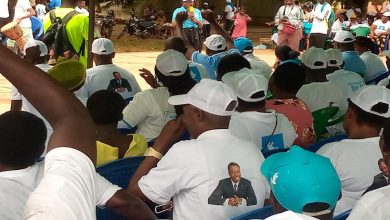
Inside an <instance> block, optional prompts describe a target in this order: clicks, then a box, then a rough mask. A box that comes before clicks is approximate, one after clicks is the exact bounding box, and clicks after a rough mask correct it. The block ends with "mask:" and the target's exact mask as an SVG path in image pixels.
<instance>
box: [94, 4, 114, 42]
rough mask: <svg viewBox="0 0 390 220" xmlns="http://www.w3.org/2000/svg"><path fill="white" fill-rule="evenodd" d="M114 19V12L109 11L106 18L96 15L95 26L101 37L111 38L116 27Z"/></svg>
mask: <svg viewBox="0 0 390 220" xmlns="http://www.w3.org/2000/svg"><path fill="white" fill-rule="evenodd" d="M115 17H116V15H115V11H114V10H109V11H108V13H107V16H105V17H104V16H102V15H96V24H97V26H98V28H99V29H100V35H101V37H104V38H108V39H110V38H111V35H112V31H113V29H114V26H115V25H116V21H115Z"/></svg>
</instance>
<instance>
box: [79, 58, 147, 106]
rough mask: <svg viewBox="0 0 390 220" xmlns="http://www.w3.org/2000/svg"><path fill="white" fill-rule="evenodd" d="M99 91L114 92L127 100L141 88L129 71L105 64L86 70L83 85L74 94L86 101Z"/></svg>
mask: <svg viewBox="0 0 390 220" xmlns="http://www.w3.org/2000/svg"><path fill="white" fill-rule="evenodd" d="M114 74H115V75H118V74H119V75H120V77H121V79H119V78H115V77H114ZM99 90H111V91H115V92H117V93H119V94H120V95H121V96H122V98H123V99H125V100H128V99H130V98H132V97H134V95H135V94H137V93H138V92H140V91H141V88H140V86H139V85H138V83H137V80H136V79H135V77H134V76H133V74H131V73H130V72H129V71H127V70H125V69H123V68H121V67H119V66H117V65H115V64H107V65H99V66H95V67H93V68H90V69H87V76H86V78H85V82H84V85H83V87H81V88H80V89H79V90H78V91H76V92H75V94H76V96H77V97H80V98H81V99H88V98H89V97H91V95H92V94H93V93H95V92H97V91H99Z"/></svg>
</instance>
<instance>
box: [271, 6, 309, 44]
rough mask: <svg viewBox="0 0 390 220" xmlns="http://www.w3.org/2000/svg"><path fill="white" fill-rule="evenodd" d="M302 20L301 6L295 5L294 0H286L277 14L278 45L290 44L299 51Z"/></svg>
mask: <svg viewBox="0 0 390 220" xmlns="http://www.w3.org/2000/svg"><path fill="white" fill-rule="evenodd" d="M302 21H303V12H302V9H301V7H299V6H297V5H295V4H294V1H293V0H286V1H285V5H283V6H282V7H280V8H279V11H278V13H276V16H275V24H277V25H278V41H277V45H278V46H280V45H288V46H289V47H291V49H293V50H296V51H297V50H298V49H299V41H300V40H301V39H302Z"/></svg>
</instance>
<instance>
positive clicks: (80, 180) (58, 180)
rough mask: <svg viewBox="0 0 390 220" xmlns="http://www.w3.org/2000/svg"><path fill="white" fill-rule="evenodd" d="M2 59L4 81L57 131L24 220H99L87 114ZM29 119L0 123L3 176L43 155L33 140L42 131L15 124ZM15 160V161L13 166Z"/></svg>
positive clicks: (37, 74) (26, 68)
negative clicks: (97, 219)
mask: <svg viewBox="0 0 390 220" xmlns="http://www.w3.org/2000/svg"><path fill="white" fill-rule="evenodd" d="M0 57H2V59H1V60H0V72H1V73H2V75H3V76H4V77H5V78H6V79H7V80H9V81H10V82H11V83H12V84H13V85H15V86H16V87H17V89H18V90H19V91H20V92H21V93H22V94H24V95H25V96H26V97H27V98H28V100H29V101H30V102H31V103H32V104H33V105H34V106H35V107H36V108H37V110H38V111H39V112H41V113H42V115H43V116H44V117H45V118H47V119H48V121H49V123H50V124H51V125H52V126H53V129H54V131H55V132H54V133H53V135H52V137H51V139H50V142H49V146H48V151H49V153H48V154H47V156H46V157H45V165H44V174H43V178H42V180H41V181H40V183H39V184H38V186H37V188H36V189H32V190H33V192H32V193H31V194H30V196H29V198H28V199H27V202H26V203H25V204H26V205H25V209H24V214H23V217H22V219H26V220H27V219H67V220H76V219H95V218H96V211H95V210H96V203H97V201H98V197H99V195H98V194H97V192H96V189H97V188H98V187H97V184H96V181H97V178H98V177H97V174H96V171H95V166H94V163H95V160H96V137H95V135H96V134H95V128H94V125H93V122H92V120H91V118H90V117H89V115H88V112H87V111H86V109H85V107H84V106H83V105H82V104H81V103H80V102H79V101H78V100H77V99H76V98H75V97H74V96H73V95H72V94H71V93H69V92H68V91H66V90H65V89H64V88H63V87H62V86H60V85H59V84H58V83H56V82H55V81H54V80H53V79H52V78H50V77H49V76H48V75H47V74H46V73H45V72H43V71H42V70H40V69H38V68H35V67H34V66H33V65H32V64H29V63H27V62H23V61H22V60H20V59H19V58H18V57H17V56H16V55H15V54H13V53H12V52H11V51H9V50H8V49H7V48H5V47H4V46H2V45H0ZM42 88H44V89H42ZM25 114H28V115H29V116H28V118H27V121H30V122H31V116H32V115H31V114H29V113H24V112H11V113H8V114H7V115H10V116H11V117H8V118H7V119H6V122H5V121H3V123H0V124H1V127H2V128H1V130H2V132H0V133H1V135H2V136H3V137H2V138H1V143H0V144H1V147H0V149H1V151H2V153H1V157H2V161H1V169H2V170H1V171H9V170H17V169H24V168H27V167H28V166H29V165H32V164H34V163H35V160H36V158H37V157H39V155H40V154H41V152H42V151H43V149H44V140H45V137H44V135H35V134H37V133H36V132H38V131H37V130H35V129H34V127H31V126H24V124H23V123H13V122H15V120H16V119H18V120H23V119H25V118H24V117H23V116H22V115H25ZM12 116H13V117H12ZM3 117H7V116H3ZM32 117H35V116H32ZM10 122H12V123H10ZM40 124H41V125H40V131H41V132H43V134H44V133H45V129H44V125H43V123H42V121H40ZM11 126H12V127H11ZM41 134H42V133H41ZM33 142H34V143H35V144H37V146H35V149H33V148H34V146H30V144H32V143H33ZM16 145H19V150H17V151H13V150H12V149H14V148H13V147H16ZM20 146H21V147H20ZM65 146H66V147H65ZM36 148H38V149H39V150H38V151H37V149H36ZM5 151H8V152H9V153H8V155H9V156H8V155H6V154H3V152H5ZM30 152H33V153H30ZM19 155H20V157H19ZM3 158H6V159H5V160H3ZM12 158H14V159H16V160H14V161H13V162H14V163H12V161H11V160H12ZM15 161H16V164H15ZM12 165H13V166H12ZM75 201H77V202H75ZM142 207H145V205H144V204H143V203H141V202H138V205H137V206H136V207H134V208H136V209H138V210H139V209H141V208H142ZM10 211H15V210H10ZM134 214H136V213H135V212H134ZM143 214H145V215H144V217H146V216H147V217H149V218H153V214H152V213H150V212H147V209H145V208H144V211H143Z"/></svg>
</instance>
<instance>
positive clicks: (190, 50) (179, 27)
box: [176, 12, 196, 60]
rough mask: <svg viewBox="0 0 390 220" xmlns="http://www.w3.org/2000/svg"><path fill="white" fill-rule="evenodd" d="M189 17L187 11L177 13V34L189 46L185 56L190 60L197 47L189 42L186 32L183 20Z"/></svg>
mask: <svg viewBox="0 0 390 220" xmlns="http://www.w3.org/2000/svg"><path fill="white" fill-rule="evenodd" d="M187 19H188V14H187V12H179V13H177V15H176V24H177V25H176V35H177V36H178V37H180V38H181V39H183V40H184V43H185V44H186V47H187V52H186V54H185V56H186V57H187V59H188V60H192V54H193V53H194V52H195V51H196V50H195V48H194V47H193V46H192V45H191V44H190V43H189V42H188V40H187V38H186V35H185V34H184V29H183V22H184V21H185V20H187Z"/></svg>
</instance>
